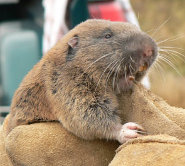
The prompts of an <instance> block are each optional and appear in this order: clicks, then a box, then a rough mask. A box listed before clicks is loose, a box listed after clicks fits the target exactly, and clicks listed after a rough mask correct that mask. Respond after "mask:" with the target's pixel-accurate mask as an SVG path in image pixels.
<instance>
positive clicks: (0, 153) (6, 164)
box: [0, 126, 13, 166]
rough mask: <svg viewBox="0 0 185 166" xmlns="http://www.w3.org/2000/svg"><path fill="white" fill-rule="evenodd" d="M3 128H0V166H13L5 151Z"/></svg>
mask: <svg viewBox="0 0 185 166" xmlns="http://www.w3.org/2000/svg"><path fill="white" fill-rule="evenodd" d="M2 129H3V128H2V126H0V166H13V165H12V164H11V161H10V159H9V157H8V154H7V153H6V150H5V142H4V136H3V130H2Z"/></svg>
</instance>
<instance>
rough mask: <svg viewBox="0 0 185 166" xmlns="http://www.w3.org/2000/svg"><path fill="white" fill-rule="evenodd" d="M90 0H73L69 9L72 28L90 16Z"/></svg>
mask: <svg viewBox="0 0 185 166" xmlns="http://www.w3.org/2000/svg"><path fill="white" fill-rule="evenodd" d="M87 4H88V0H83V1H82V0H73V1H72V2H71V5H70V9H69V18H70V29H72V28H74V27H75V26H76V25H78V24H79V23H81V22H83V21H85V20H87V19H88V18H89V12H88V6H87Z"/></svg>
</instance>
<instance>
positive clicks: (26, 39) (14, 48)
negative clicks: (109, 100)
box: [0, 30, 40, 105]
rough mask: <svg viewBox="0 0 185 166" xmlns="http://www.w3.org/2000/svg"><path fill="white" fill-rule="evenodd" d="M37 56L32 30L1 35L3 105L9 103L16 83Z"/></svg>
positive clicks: (38, 52)
mask: <svg viewBox="0 0 185 166" xmlns="http://www.w3.org/2000/svg"><path fill="white" fill-rule="evenodd" d="M39 57H40V50H39V41H38V37H37V34H36V33H35V32H34V31H31V30H25V31H24V30H22V31H19V32H13V33H10V34H7V35H6V36H5V37H3V41H1V45H0V62H1V65H0V67H1V81H2V90H3V105H9V104H10V103H11V98H12V96H13V94H14V92H15V90H16V89H17V87H18V85H19V84H20V82H21V81H22V79H23V77H24V76H25V75H26V74H27V73H28V71H29V70H30V69H31V68H32V67H33V66H34V65H35V64H36V63H37V62H38V61H39Z"/></svg>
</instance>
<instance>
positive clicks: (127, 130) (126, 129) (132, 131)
mask: <svg viewBox="0 0 185 166" xmlns="http://www.w3.org/2000/svg"><path fill="white" fill-rule="evenodd" d="M144 134H146V132H145V131H144V129H143V128H142V127H141V126H140V125H138V124H136V123H133V122H128V123H125V124H124V125H122V127H121V129H120V130H119V132H118V133H117V140H118V141H119V142H120V143H121V144H122V143H125V142H126V141H128V140H129V139H132V138H137V137H140V136H143V135H144Z"/></svg>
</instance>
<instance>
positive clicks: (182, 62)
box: [131, 0, 185, 108]
mask: <svg viewBox="0 0 185 166" xmlns="http://www.w3.org/2000/svg"><path fill="white" fill-rule="evenodd" d="M131 3H132V7H133V8H134V11H135V14H136V16H137V18H138V21H139V23H140V26H141V29H142V30H143V31H145V32H147V33H148V34H150V35H151V36H152V37H153V38H154V39H155V40H156V41H157V42H161V43H159V47H161V48H163V49H164V48H165V49H166V50H165V51H163V52H160V54H162V56H164V57H165V59H163V60H162V59H159V62H157V63H158V65H155V66H156V67H153V68H152V70H151V72H150V74H149V77H150V80H151V90H152V91H153V92H154V93H155V94H158V95H159V96H161V97H162V98H163V99H165V100H166V101H167V102H168V103H169V104H170V105H173V106H178V107H182V108H185V19H184V18H185V10H184V6H185V0H178V1H176V0H162V1H161V0H131ZM157 28H159V29H157ZM156 29H157V31H156V33H155V30H156ZM153 33H155V34H153ZM152 34H153V35H152ZM162 41H164V42H162ZM167 50H168V51H167ZM164 61H166V62H164Z"/></svg>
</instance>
